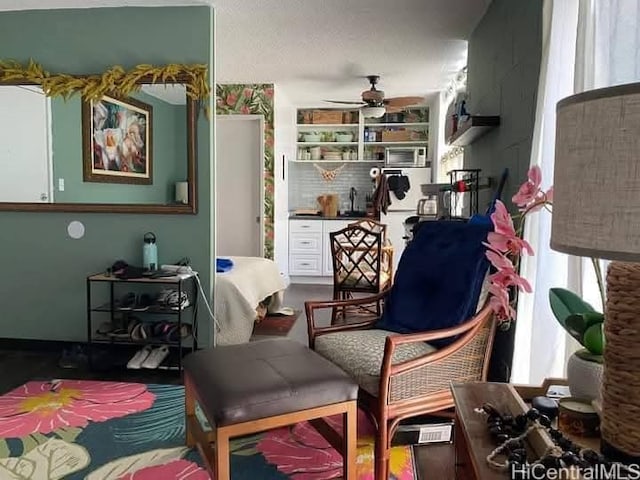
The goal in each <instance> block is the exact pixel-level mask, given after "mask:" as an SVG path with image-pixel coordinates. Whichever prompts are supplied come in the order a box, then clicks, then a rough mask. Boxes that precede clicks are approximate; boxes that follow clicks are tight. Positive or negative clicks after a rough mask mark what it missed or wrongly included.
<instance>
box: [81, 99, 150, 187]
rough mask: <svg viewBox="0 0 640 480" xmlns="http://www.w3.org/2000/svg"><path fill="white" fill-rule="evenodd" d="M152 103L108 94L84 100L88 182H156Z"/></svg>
mask: <svg viewBox="0 0 640 480" xmlns="http://www.w3.org/2000/svg"><path fill="white" fill-rule="evenodd" d="M152 113H153V108H152V106H151V105H148V104H146V103H143V102H140V101H139V100H134V99H132V98H126V99H120V98H114V97H108V96H104V97H102V98H101V99H100V100H89V101H83V103H82V147H83V178H84V181H85V182H103V183H134V184H147V185H148V184H151V183H152V182H153V177H152V172H153V162H152V158H151V152H152V132H151V126H152V125H153V123H152Z"/></svg>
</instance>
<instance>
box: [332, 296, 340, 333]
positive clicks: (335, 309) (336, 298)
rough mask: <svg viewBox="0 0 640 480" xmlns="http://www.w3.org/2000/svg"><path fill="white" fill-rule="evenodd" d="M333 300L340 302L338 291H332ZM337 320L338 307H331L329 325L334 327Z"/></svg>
mask: <svg viewBox="0 0 640 480" xmlns="http://www.w3.org/2000/svg"><path fill="white" fill-rule="evenodd" d="M333 299H334V300H340V291H339V290H337V289H336V288H334V289H333ZM337 320H338V307H331V325H335V324H336V321H337Z"/></svg>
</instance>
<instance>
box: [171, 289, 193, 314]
mask: <svg viewBox="0 0 640 480" xmlns="http://www.w3.org/2000/svg"><path fill="white" fill-rule="evenodd" d="M165 303H166V304H167V307H169V308H170V309H171V310H182V309H184V308H187V307H188V306H189V297H187V294H186V293H185V292H182V293H181V295H178V292H177V291H175V290H174V291H173V293H172V294H170V295H169V296H168V297H167V299H166V300H165Z"/></svg>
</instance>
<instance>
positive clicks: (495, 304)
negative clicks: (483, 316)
mask: <svg viewBox="0 0 640 480" xmlns="http://www.w3.org/2000/svg"><path fill="white" fill-rule="evenodd" d="M489 306H490V307H491V310H493V313H494V314H495V316H496V318H497V319H498V321H506V320H509V319H510V318H513V317H515V316H516V311H515V310H514V309H513V307H512V306H511V305H510V304H509V299H506V300H505V299H503V298H499V297H496V296H493V297H491V298H490V299H489Z"/></svg>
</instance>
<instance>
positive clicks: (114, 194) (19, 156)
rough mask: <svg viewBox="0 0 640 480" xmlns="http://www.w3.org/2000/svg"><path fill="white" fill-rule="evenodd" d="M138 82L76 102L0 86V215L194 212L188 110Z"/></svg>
mask: <svg viewBox="0 0 640 480" xmlns="http://www.w3.org/2000/svg"><path fill="white" fill-rule="evenodd" d="M174 80H175V79H174ZM138 83H139V85H140V88H139V89H138V90H137V91H135V92H131V93H130V94H129V95H127V96H115V95H114V96H113V97H111V96H104V97H101V98H100V99H97V100H85V99H84V98H82V97H81V96H80V95H74V96H72V97H71V98H67V99H64V98H63V97H62V96H45V95H44V93H43V90H42V88H41V87H40V86H39V85H37V84H30V83H29V82H25V83H19V82H8V81H0V169H1V170H2V174H1V175H0V210H13V211H84V212H116V213H118V212H121V213H196V212H197V206H196V163H197V162H196V151H197V146H196V118H197V115H198V106H197V102H196V101H195V100H194V99H193V98H191V97H190V96H188V95H187V85H185V84H184V83H181V82H180V81H179V79H178V81H171V82H163V83H156V82H151V83H149V82H147V83H145V82H144V81H140V82H138Z"/></svg>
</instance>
